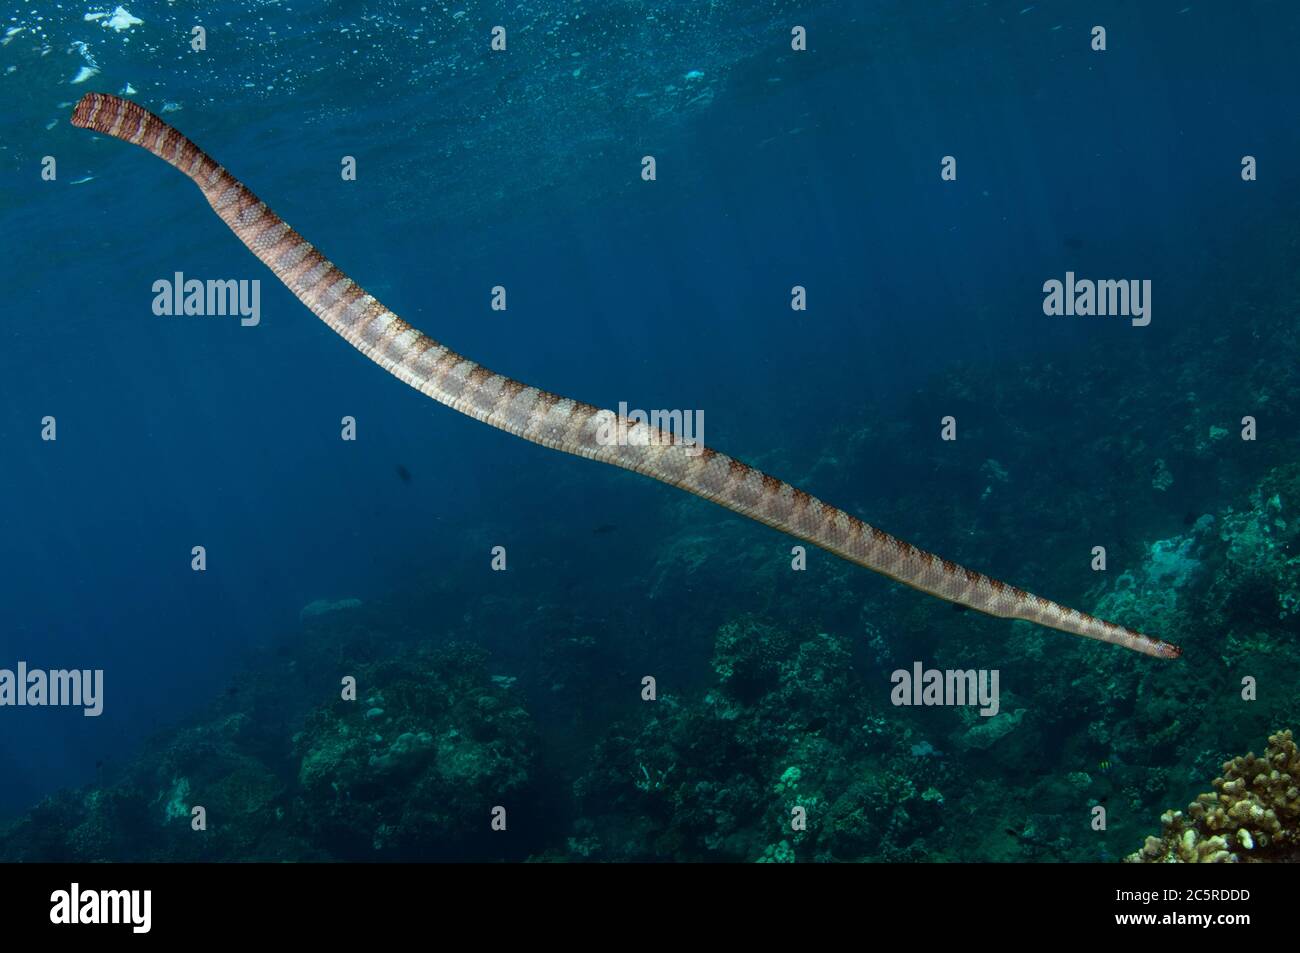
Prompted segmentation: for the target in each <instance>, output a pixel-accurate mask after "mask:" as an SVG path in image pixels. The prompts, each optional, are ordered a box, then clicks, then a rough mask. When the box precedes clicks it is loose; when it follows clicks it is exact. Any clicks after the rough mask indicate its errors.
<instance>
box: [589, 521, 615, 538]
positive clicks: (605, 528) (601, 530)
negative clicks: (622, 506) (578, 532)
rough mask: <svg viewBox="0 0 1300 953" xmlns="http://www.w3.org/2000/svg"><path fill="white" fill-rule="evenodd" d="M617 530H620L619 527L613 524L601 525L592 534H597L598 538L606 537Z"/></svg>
mask: <svg viewBox="0 0 1300 953" xmlns="http://www.w3.org/2000/svg"><path fill="white" fill-rule="evenodd" d="M616 529H618V527H617V526H615V525H614V524H613V523H601V524H600V525H599V526H597V527H596V528H595V529H593V530H592V532H593V533H595V534H596V535H597V536H604V535H605V534H606V533H612V532H614V530H616Z"/></svg>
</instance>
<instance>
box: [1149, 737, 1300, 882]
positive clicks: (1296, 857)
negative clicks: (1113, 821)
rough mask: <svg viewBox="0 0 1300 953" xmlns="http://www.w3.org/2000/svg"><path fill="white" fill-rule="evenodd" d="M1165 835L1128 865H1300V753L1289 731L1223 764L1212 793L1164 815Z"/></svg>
mask: <svg viewBox="0 0 1300 953" xmlns="http://www.w3.org/2000/svg"><path fill="white" fill-rule="evenodd" d="M1160 822H1161V824H1162V826H1163V828H1164V832H1163V836H1161V837H1148V838H1147V839H1146V843H1145V844H1143V845H1142V849H1141V850H1139V851H1137V852H1136V853H1132V854H1129V855H1128V856H1127V857H1126V858H1124V859H1125V860H1126V861H1128V862H1130V863H1148V864H1150V863H1173V864H1207V863H1237V862H1244V863H1260V862H1267V861H1300V752H1298V751H1297V750H1296V744H1295V741H1294V740H1292V737H1291V732H1290V731H1279V732H1278V733H1277V734H1275V735H1271V736H1270V737H1269V739H1268V748H1267V750H1266V751H1265V752H1264V756H1263V757H1262V758H1257V757H1255V755H1254V754H1253V753H1250V754H1247V755H1245V756H1244V757H1240V758H1233V759H1232V760H1231V761H1226V762H1224V765H1223V776H1222V777H1219V778H1215V779H1214V793H1212V794H1202V795H1200V796H1198V797H1197V798H1196V800H1195V801H1193V802H1192V803H1191V804H1190V805H1188V807H1187V813H1186V814H1184V813H1183V812H1182V811H1166V812H1165V813H1164V814H1163V815H1161V817H1160Z"/></svg>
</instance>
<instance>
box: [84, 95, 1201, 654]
mask: <svg viewBox="0 0 1300 953" xmlns="http://www.w3.org/2000/svg"><path fill="white" fill-rule="evenodd" d="M72 124H73V125H74V126H78V127H80V128H85V129H91V130H94V131H95V132H99V133H103V134H105V135H109V136H113V137H115V138H118V139H122V140H125V141H127V142H131V143H134V144H135V145H138V146H142V147H143V148H145V149H147V150H149V151H150V152H152V153H153V154H154V155H156V156H158V157H159V158H161V159H163V160H164V161H166V162H168V163H169V164H171V165H173V166H175V167H176V168H177V169H179V170H180V171H181V172H183V173H185V174H186V175H187V176H189V177H190V179H191V180H192V181H193V182H194V184H195V185H197V186H198V187H199V190H200V191H201V192H202V193H203V195H204V197H205V198H206V199H207V200H208V204H210V205H211V206H212V208H213V210H214V211H215V212H216V213H217V215H218V216H220V218H221V220H222V221H223V222H225V223H226V224H227V225H228V226H230V230H231V231H233V232H234V233H235V235H236V237H238V238H239V240H240V241H241V242H243V243H244V245H245V246H247V248H248V250H249V251H251V252H252V253H253V254H254V255H256V256H257V257H258V258H259V259H261V260H262V262H263V263H264V264H265V265H266V266H267V267H268V268H270V269H271V271H273V272H275V275H276V277H277V278H279V279H280V280H281V281H282V282H284V285H285V287H287V288H288V289H289V290H290V291H292V292H293V293H294V294H295V295H297V297H298V299H299V300H300V301H302V303H303V304H305V305H306V306H307V307H308V308H310V309H311V310H312V312H313V313H314V314H315V315H316V316H317V317H319V318H320V319H321V320H322V321H324V322H325V323H326V324H327V325H329V326H330V327H331V328H333V329H334V330H335V331H337V332H338V333H339V334H340V335H342V337H343V338H344V340H346V341H347V342H348V343H349V344H351V345H352V346H353V347H355V348H356V349H357V350H358V351H360V352H361V353H362V354H364V355H365V356H366V357H368V358H370V360H372V361H374V362H375V363H376V364H378V365H379V366H380V367H382V368H383V369H384V370H386V371H388V373H390V374H392V375H393V376H394V377H396V378H397V379H398V380H401V381H403V382H405V383H407V384H409V385H410V386H412V387H414V388H415V389H416V390H418V391H420V392H421V393H423V394H425V395H427V396H429V397H432V398H433V399H434V400H436V401H438V402H440V403H443V404H446V405H447V406H449V407H452V408H453V409H455V410H458V411H460V412H461V413H463V414H467V415H469V416H470V417H473V418H474V419H476V420H481V421H483V422H484V423H486V424H491V425H492V426H493V427H497V428H499V429H501V430H505V431H508V432H509V433H512V434H514V435H515V436H517V437H522V438H524V439H525V440H531V441H532V442H534V443H539V444H542V445H543V446H546V447H551V448H553V449H556V450H563V451H564V452H565V453H572V454H575V455H577V456H580V457H586V458H588V459H590V460H599V461H601V462H602V463H609V464H613V465H614V466H617V467H622V468H624V469H627V470H634V471H636V472H637V473H642V474H645V475H646V476H649V477H653V478H654V479H656V480H660V481H662V482H664V483H668V484H671V485H673V486H675V487H679V488H680V489H683V490H686V491H687V492H689V493H694V494H695V495H696V496H701V497H703V498H704V499H706V500H712V501H713V502H714V503H717V504H719V505H720V506H725V507H726V508H727V509H729V510H734V511H735V512H737V513H740V514H741V515H743V516H747V517H749V518H750V519H753V520H757V521H758V522H760V523H765V524H766V525H768V526H771V527H774V528H776V529H779V530H781V531H782V532H785V533H789V534H790V535H791V536H796V537H798V538H799V539H802V540H805V541H807V542H810V543H813V544H814V545H816V546H820V547H821V548H822V549H825V550H827V551H828V552H831V553H834V554H835V555H836V556H840V557H842V558H844V559H847V560H849V561H850V562H854V563H857V564H858V565H860V566H865V567H866V568H868V569H871V570H873V571H875V572H878V573H882V574H884V575H886V576H888V577H890V578H891V579H895V580H897V581H898V582H901V583H905V584H906V585H909V586H912V587H913V588H916V589H920V590H921V591H922V592H928V593H930V594H931V595H933V596H938V597H939V598H940V599H946V600H948V601H949V602H955V603H958V604H960V605H964V606H969V607H970V608H972V609H976V610H978V611H980V612H984V613H987V614H988V615H992V616H998V617H1000V618H1011V619H1026V620H1028V621H1030V622H1036V623H1038V624H1040V625H1044V626H1048V627H1050V628H1053V629H1059V630H1060V631H1062V632H1070V633H1073V634H1075V635H1082V636H1085V637H1087V638H1090V639H1098V640H1100V641H1102V642H1110V643H1113V644H1115V645H1121V646H1124V647H1125V648H1128V649H1133V650H1135V651H1137V652H1143V653H1145V654H1147V655H1152V656H1156V657H1158V658H1177V657H1178V656H1179V654H1180V649H1179V648H1178V646H1176V645H1173V644H1171V643H1169V642H1165V641H1163V640H1161V639H1156V638H1153V637H1151V636H1147V635H1143V634H1142V633H1140V632H1135V631H1133V630H1132V629H1127V628H1124V627H1123V626H1119V625H1116V624H1114V623H1113V622H1107V621H1105V620H1103V619H1098V618H1095V617H1094V616H1090V615H1087V614H1086V613H1083V612H1079V611H1078V610H1076V609H1070V608H1067V607H1066V606H1062V605H1059V604H1057V603H1055V602H1051V601H1050V600H1047V599H1043V598H1041V597H1039V596H1035V595H1033V594H1031V593H1028V592H1025V591H1024V590H1023V589H1017V588H1015V587H1014V586H1009V585H1007V584H1006V583H1003V582H999V581H998V580H996V579H993V578H990V577H989V576H986V575H984V574H982V573H978V572H974V571H972V570H969V569H965V568H963V567H961V566H958V565H957V564H955V563H953V562H950V561H949V560H946V559H940V558H939V557H937V556H935V555H933V554H931V553H928V552H925V551H924V550H921V549H917V548H916V547H915V546H913V545H911V544H910V543H908V542H906V541H904V540H901V539H898V538H896V537H894V536H890V535H889V534H888V533H884V532H882V531H880V530H878V529H876V528H875V527H873V526H869V525H868V524H866V523H864V522H862V521H861V520H860V519H858V518H856V517H854V516H850V515H849V514H848V513H845V512H844V511H843V510H841V509H838V508H837V507H834V506H830V505H829V504H826V503H823V502H821V501H820V500H818V499H815V498H814V497H812V496H809V495H808V494H807V493H805V492H803V491H802V490H798V489H796V488H795V487H793V486H791V485H790V484H789V483H785V482H783V481H781V480H778V479H776V478H775V477H771V476H768V475H767V474H766V473H763V472H761V471H759V470H756V469H754V468H753V467H750V466H747V465H745V464H743V463H741V462H740V461H739V460H735V459H733V458H731V457H728V456H726V455H724V454H721V453H718V452H716V451H713V450H708V449H703V450H702V452H701V449H702V448H700V447H698V446H696V447H691V446H688V445H686V444H685V442H684V441H683V440H682V439H681V438H680V437H679V436H677V435H674V434H671V433H667V432H664V431H661V430H660V429H659V428H657V427H651V426H649V425H648V424H646V423H644V422H640V421H637V422H632V421H629V420H627V419H626V418H624V417H620V416H618V415H615V414H612V413H611V412H609V411H603V410H600V409H599V408H596V407H593V406H591V405H590V404H584V403H580V402H578V401H575V400H570V399H569V398H567V397H560V396H558V395H556V394H551V393H548V392H547V391H544V390H539V389H537V388H536V387H529V386H527V385H525V384H522V383H520V382H519V381H515V380H511V379H510V378H508V377H503V376H501V375H500V374H494V373H493V372H491V371H489V370H487V369H486V368H484V367H481V366H480V365H478V364H476V363H474V362H473V361H471V360H469V359H468V358H465V357H462V356H461V355H459V354H457V353H456V352H455V351H452V350H451V349H449V348H447V347H444V346H443V345H441V344H438V343H437V342H436V341H434V340H433V339H431V338H429V337H428V336H426V335H425V334H423V333H421V332H420V331H418V330H416V329H415V328H413V327H411V326H410V325H409V324H407V323H406V322H405V321H403V320H402V319H401V318H399V317H397V315H395V314H393V312H391V311H389V310H388V309H387V308H385V307H384V306H383V305H382V304H380V303H379V302H378V301H377V300H375V298H374V297H372V296H371V295H368V294H366V292H365V291H364V290H363V289H362V288H361V287H360V286H359V285H357V284H356V282H354V281H352V279H350V278H349V277H348V276H347V275H345V274H343V272H342V271H340V270H339V269H338V268H336V267H335V266H334V265H333V264H332V263H331V262H330V261H329V260H328V259H326V258H325V256H324V255H322V254H321V253H320V252H319V251H317V250H316V248H315V247H314V246H313V245H311V244H310V243H309V242H307V241H306V239H304V238H303V237H302V236H301V235H299V234H298V233H297V232H296V231H294V230H293V229H292V228H290V227H289V226H288V225H287V224H285V222H284V221H282V220H281V219H280V217H279V216H278V215H276V214H275V213H274V212H272V211H271V210H270V209H269V208H267V207H266V204H265V203H263V202H262V201H260V200H259V199H258V198H257V196H255V195H254V194H253V193H252V192H250V191H249V190H248V189H247V188H245V187H244V185H243V184H242V183H241V182H239V180H237V179H236V178H235V177H234V176H232V175H231V174H230V173H229V172H227V171H226V170H225V169H224V168H222V167H221V166H220V165H218V164H217V163H216V162H215V161H213V159H211V158H210V157H209V156H208V155H207V154H206V153H205V152H203V150H201V149H199V148H198V147H197V146H196V145H194V143H192V142H190V140H189V139H187V138H185V136H183V135H181V134H180V133H179V132H177V131H176V130H175V129H173V128H172V127H171V126H170V125H168V124H167V123H166V122H164V121H163V120H161V119H159V118H158V117H157V116H155V115H153V114H152V113H150V112H148V111H147V110H145V109H143V108H142V107H140V106H138V105H136V104H135V103H132V102H129V101H127V100H124V99H120V98H118V97H116V96H110V95H107V94H104V93H88V94H86V95H85V96H84V97H83V98H82V99H81V101H80V102H78V103H77V105H76V107H75V109H74V110H73V113H72ZM611 438H614V439H611Z"/></svg>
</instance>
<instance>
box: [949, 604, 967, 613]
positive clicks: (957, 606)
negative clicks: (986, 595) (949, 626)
mask: <svg viewBox="0 0 1300 953" xmlns="http://www.w3.org/2000/svg"><path fill="white" fill-rule="evenodd" d="M949 604H950V605H951V606H952V611H953V612H965V611H966V610H967V609H969V608H970V606H964V605H962V604H961V603H960V602H953V603H949Z"/></svg>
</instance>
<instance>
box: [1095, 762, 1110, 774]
mask: <svg viewBox="0 0 1300 953" xmlns="http://www.w3.org/2000/svg"><path fill="white" fill-rule="evenodd" d="M1097 768H1098V770H1100V771H1101V773H1102V774H1105V773H1106V772H1107V771H1109V770H1110V762H1109V761H1100V762H1098V763H1097Z"/></svg>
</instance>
